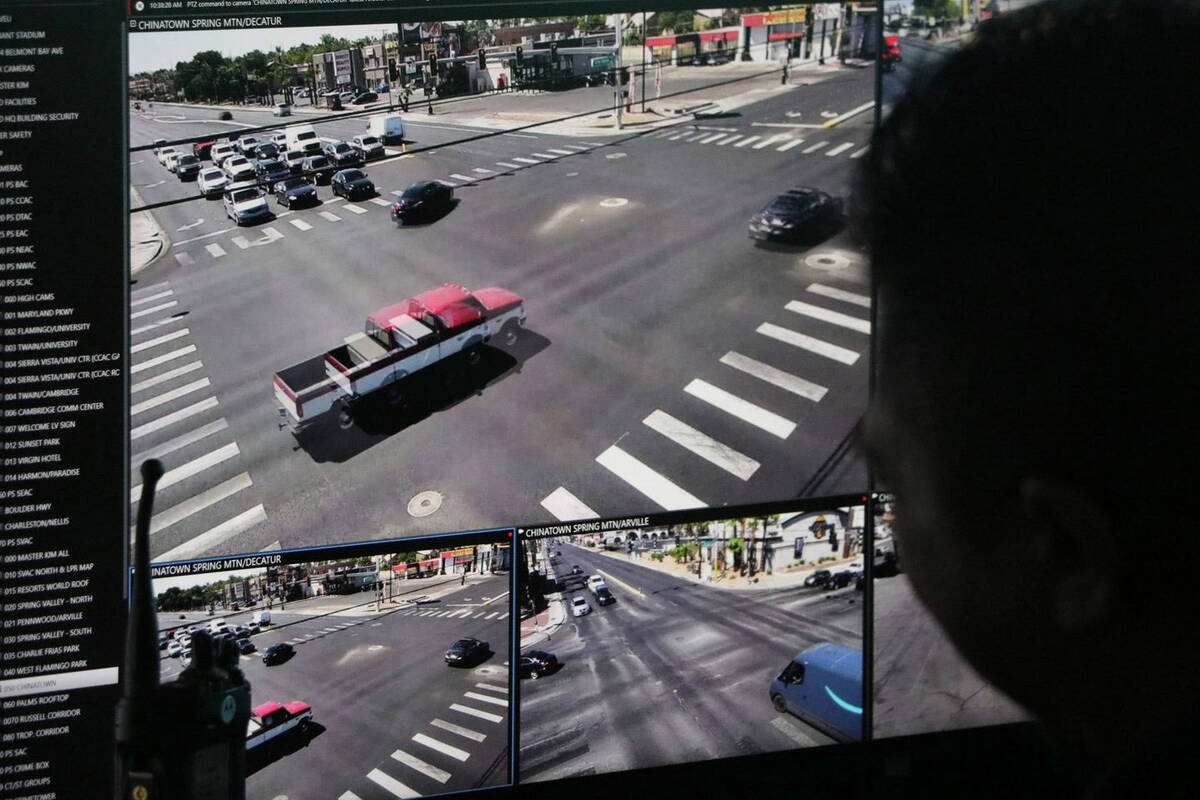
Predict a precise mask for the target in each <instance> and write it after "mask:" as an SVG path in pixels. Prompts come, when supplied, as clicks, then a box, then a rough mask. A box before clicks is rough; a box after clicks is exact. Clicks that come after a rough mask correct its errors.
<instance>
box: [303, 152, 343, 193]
mask: <svg viewBox="0 0 1200 800" xmlns="http://www.w3.org/2000/svg"><path fill="white" fill-rule="evenodd" d="M300 171H301V172H302V173H303V174H305V175H307V176H309V177H311V178H312V179H313V182H314V183H315V184H317V186H323V185H325V184H328V183H329V182H330V181H331V180H333V173H335V172H337V167H335V166H334V165H333V164H331V163H329V159H328V158H326V157H325V156H323V155H320V156H309V157H308V158H306V159H304V162H303V166H302V167H301V169H300Z"/></svg>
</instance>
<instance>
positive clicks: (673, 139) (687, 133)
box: [669, 131, 692, 142]
mask: <svg viewBox="0 0 1200 800" xmlns="http://www.w3.org/2000/svg"><path fill="white" fill-rule="evenodd" d="M691 133H692V132H691V131H687V132H686V133H677V134H675V135H674V136H672V137H671V138H670V139H669V141H672V142H673V141H675V140H676V139H682V138H683V137H685V136H689V135H691Z"/></svg>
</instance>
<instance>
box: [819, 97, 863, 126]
mask: <svg viewBox="0 0 1200 800" xmlns="http://www.w3.org/2000/svg"><path fill="white" fill-rule="evenodd" d="M874 107H875V101H874V100H872V101H871V102H869V103H863V104H862V105H861V106H859V107H858V108H852V109H850V110H849V111H847V112H846V113H845V114H842V115H841V116H840V117H834V118H833V119H831V120H829V121H828V122H826V123H825V124H824V125H823V126H822V127H823V128H835V127H837V126H838V125H840V124H841V123H843V122H845V121H846V120H848V119H850V118H851V117H857V116H858V115H859V114H861V113H863V112H864V111H866V110H867V109H871V108H874Z"/></svg>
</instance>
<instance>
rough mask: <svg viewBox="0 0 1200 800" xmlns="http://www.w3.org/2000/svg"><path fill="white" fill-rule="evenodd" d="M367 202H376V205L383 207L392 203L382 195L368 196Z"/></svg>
mask: <svg viewBox="0 0 1200 800" xmlns="http://www.w3.org/2000/svg"><path fill="white" fill-rule="evenodd" d="M367 202H369V203H374V204H375V205H377V206H381V207H382V206H390V205H391V203H389V202H388V201H387V200H384V199H383V198H382V197H371V198H368V200H367Z"/></svg>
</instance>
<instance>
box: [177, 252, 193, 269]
mask: <svg viewBox="0 0 1200 800" xmlns="http://www.w3.org/2000/svg"><path fill="white" fill-rule="evenodd" d="M175 260H176V261H178V262H179V266H181V267H189V266H191V265H192V264H195V263H196V259H194V258H192V257H191V256H190V255H189V254H187V253H176V254H175Z"/></svg>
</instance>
